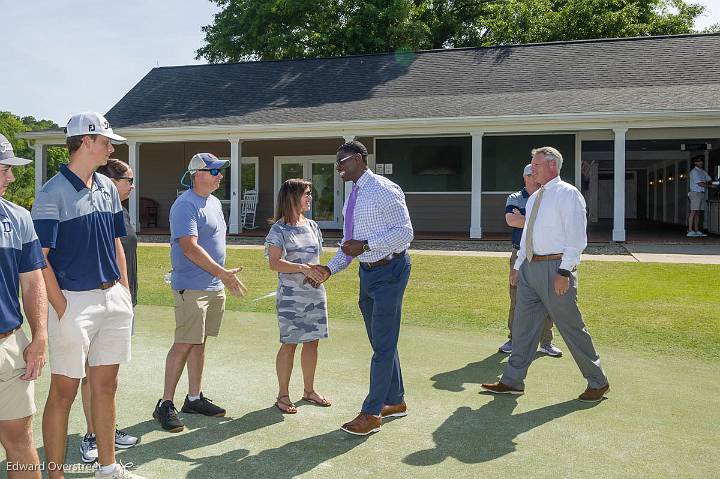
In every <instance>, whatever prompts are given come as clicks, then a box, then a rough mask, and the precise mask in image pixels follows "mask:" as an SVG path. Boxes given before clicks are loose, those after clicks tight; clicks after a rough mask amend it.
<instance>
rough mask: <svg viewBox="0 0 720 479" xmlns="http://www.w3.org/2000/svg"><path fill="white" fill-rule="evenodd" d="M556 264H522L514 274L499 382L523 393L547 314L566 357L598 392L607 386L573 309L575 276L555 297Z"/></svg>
mask: <svg viewBox="0 0 720 479" xmlns="http://www.w3.org/2000/svg"><path fill="white" fill-rule="evenodd" d="M559 267H560V260H559V259H556V260H549V261H533V262H529V261H527V260H525V262H524V263H523V264H522V266H521V267H520V271H519V274H518V283H517V286H518V289H517V302H516V305H515V319H514V321H513V325H512V342H513V350H512V354H511V355H510V359H509V360H508V363H507V366H506V367H505V372H504V373H503V376H502V379H500V381H501V382H502V383H503V384H506V385H508V386H510V387H513V388H516V389H525V382H524V381H525V377H526V376H527V370H528V368H529V367H530V363H532V361H533V359H535V351H537V347H538V343H539V341H540V335H541V334H542V331H543V327H544V323H545V315H546V314H550V317H551V318H552V320H553V322H554V323H555V326H556V327H557V330H558V331H559V332H560V335H561V336H562V338H563V339H564V340H565V343H566V344H567V347H568V349H569V350H570V354H572V357H573V359H574V360H575V363H577V365H578V367H579V368H580V372H581V373H582V375H583V376H584V377H585V378H586V379H587V381H588V387H591V388H601V387H603V386H605V385H606V384H607V383H608V380H607V377H606V376H605V372H604V371H603V369H602V366H601V365H600V356H599V355H598V353H597V351H595V346H593V342H592V338H591V337H590V333H588V331H587V328H586V327H585V323H584V322H583V319H582V314H581V313H580V309H578V305H577V286H578V280H577V272H573V273H572V276H571V277H570V288H569V289H568V291H567V293H565V294H564V295H563V296H558V295H557V294H556V293H555V288H554V281H555V276H556V275H557V270H558V268H559Z"/></svg>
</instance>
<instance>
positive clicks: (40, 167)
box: [33, 143, 47, 195]
mask: <svg viewBox="0 0 720 479" xmlns="http://www.w3.org/2000/svg"><path fill="white" fill-rule="evenodd" d="M33 148H34V149H35V194H36V195H37V192H38V191H40V188H42V185H43V183H45V176H46V175H47V161H46V155H45V151H46V150H45V145H43V144H42V143H35V145H34V146H33Z"/></svg>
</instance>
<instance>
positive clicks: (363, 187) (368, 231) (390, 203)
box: [328, 170, 413, 274]
mask: <svg viewBox="0 0 720 479" xmlns="http://www.w3.org/2000/svg"><path fill="white" fill-rule="evenodd" d="M356 185H357V187H358V196H357V202H356V203H355V212H354V214H353V235H352V238H351V239H355V240H360V241H365V240H367V242H368V246H370V251H368V252H367V253H363V254H361V255H360V256H358V257H357V259H358V260H360V261H361V262H363V263H373V262H375V261H379V260H381V259H383V258H385V257H387V256H388V255H390V254H392V253H400V252H402V251H404V250H406V249H408V248H409V247H410V242H411V241H412V239H413V227H412V223H411V222H410V214H409V213H408V209H407V206H406V205H405V194H404V193H403V191H402V189H401V188H400V187H399V186H398V185H396V184H395V183H393V182H392V181H390V180H388V179H387V178H385V177H384V176H380V175H376V174H374V173H373V172H372V171H370V170H365V173H363V175H362V176H361V177H360V178H359V179H358V180H357V182H356ZM346 208H347V203H346V204H345V206H343V216H344V215H345V210H346ZM343 233H344V234H343V237H344V238H347V232H346V231H343ZM347 265H348V261H347V259H346V258H345V253H343V252H342V249H341V248H338V252H337V253H336V254H335V256H334V257H333V259H331V260H330V262H329V263H328V268H330V271H331V272H332V273H333V274H335V273H337V272H339V271H342V270H343V269H345V268H346V267H347Z"/></svg>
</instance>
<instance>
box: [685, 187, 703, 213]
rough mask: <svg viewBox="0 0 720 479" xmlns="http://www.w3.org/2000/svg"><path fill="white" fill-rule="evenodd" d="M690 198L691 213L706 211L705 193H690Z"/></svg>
mask: <svg viewBox="0 0 720 479" xmlns="http://www.w3.org/2000/svg"><path fill="white" fill-rule="evenodd" d="M688 198H690V211H704V210H705V193H700V192H699V191H690V192H688Z"/></svg>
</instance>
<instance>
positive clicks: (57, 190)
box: [32, 165, 126, 291]
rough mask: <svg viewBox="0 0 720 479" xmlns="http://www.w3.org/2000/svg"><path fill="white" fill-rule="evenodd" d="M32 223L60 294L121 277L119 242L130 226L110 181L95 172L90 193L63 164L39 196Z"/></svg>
mask: <svg viewBox="0 0 720 479" xmlns="http://www.w3.org/2000/svg"><path fill="white" fill-rule="evenodd" d="M32 218H33V221H34V222H35V231H37V235H38V238H39V239H40V244H41V245H42V247H43V248H49V249H50V252H49V254H48V260H49V261H50V265H51V266H52V268H53V270H54V271H55V276H56V277H57V280H58V283H59V285H60V289H64V290H68V291H89V290H91V289H97V288H99V287H100V285H101V284H102V283H106V282H108V281H115V280H117V279H119V278H120V271H119V270H118V267H117V263H116V261H115V238H121V237H123V236H125V235H126V232H125V221H124V219H123V212H122V206H121V204H120V197H119V196H118V192H117V189H116V188H115V185H114V184H113V183H112V181H111V180H110V178H108V177H106V176H103V175H99V174H97V173H93V178H92V187H91V188H88V187H87V186H85V183H84V182H83V181H82V180H81V179H80V178H79V177H78V176H77V175H76V174H75V173H73V172H72V171H71V170H70V168H68V167H67V165H61V166H60V172H59V173H58V174H57V175H55V176H53V177H52V178H51V179H50V180H49V181H48V182H47V183H45V185H43V187H42V189H41V190H40V192H39V193H38V194H37V195H36V196H35V203H34V204H33V209H32Z"/></svg>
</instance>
